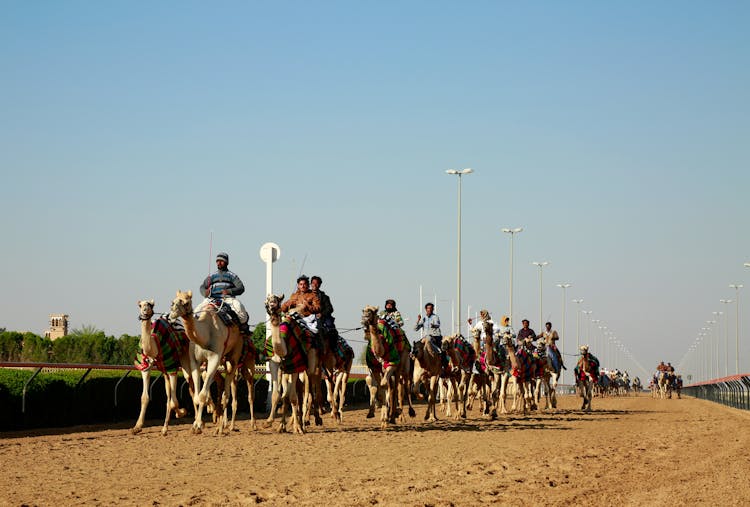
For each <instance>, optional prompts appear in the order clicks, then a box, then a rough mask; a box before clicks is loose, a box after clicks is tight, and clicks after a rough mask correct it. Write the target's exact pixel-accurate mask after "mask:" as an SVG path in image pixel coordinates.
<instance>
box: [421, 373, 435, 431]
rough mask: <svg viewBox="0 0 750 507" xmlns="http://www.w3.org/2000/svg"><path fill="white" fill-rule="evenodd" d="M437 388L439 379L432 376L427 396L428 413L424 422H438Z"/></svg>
mask: <svg viewBox="0 0 750 507" xmlns="http://www.w3.org/2000/svg"><path fill="white" fill-rule="evenodd" d="M437 388H438V377H437V376H435V375H432V376H431V377H430V389H429V392H428V394H427V411H426V412H425V414H424V420H425V421H429V422H433V421H437V414H436V413H435V406H436V403H437Z"/></svg>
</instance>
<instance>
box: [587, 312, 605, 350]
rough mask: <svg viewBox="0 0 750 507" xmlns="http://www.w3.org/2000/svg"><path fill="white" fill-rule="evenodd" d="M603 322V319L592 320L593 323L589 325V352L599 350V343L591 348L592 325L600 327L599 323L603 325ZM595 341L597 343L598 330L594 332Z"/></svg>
mask: <svg viewBox="0 0 750 507" xmlns="http://www.w3.org/2000/svg"><path fill="white" fill-rule="evenodd" d="M601 321H602V319H591V322H590V323H589V340H588V341H589V343H588V345H589V350H591V349H593V350H598V348H597V345H598V343H594V344H593V345H594V346H593V347H592V346H591V345H592V343H591V324H594V325H595V326H597V327H598V326H599V323H601ZM594 341H595V342H596V341H597V340H596V329H595V330H594Z"/></svg>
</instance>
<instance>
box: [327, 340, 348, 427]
mask: <svg viewBox="0 0 750 507" xmlns="http://www.w3.org/2000/svg"><path fill="white" fill-rule="evenodd" d="M326 341H327V340H324V342H326ZM323 348H324V349H325V351H324V353H323V355H322V357H321V363H322V366H323V369H324V370H325V372H326V375H325V382H326V390H327V394H328V403H330V404H331V416H332V417H333V420H334V421H335V422H336V423H340V422H341V418H342V414H343V410H344V402H345V400H346V384H347V382H348V381H349V372H350V371H351V369H352V363H353V362H354V350H353V349H352V348H351V346H350V345H349V344H348V343H347V342H346V340H344V339H343V338H342V337H341V336H339V337H338V340H337V341H336V348H335V349H334V350H330V348H329V347H328V345H327V343H325V344H324V347H323Z"/></svg>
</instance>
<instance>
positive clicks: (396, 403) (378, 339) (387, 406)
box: [362, 305, 416, 428]
mask: <svg viewBox="0 0 750 507" xmlns="http://www.w3.org/2000/svg"><path fill="white" fill-rule="evenodd" d="M362 327H363V328H364V332H365V341H366V342H367V343H368V344H369V345H368V346H369V348H370V350H371V351H372V353H373V355H374V356H375V358H376V359H378V360H379V361H381V362H382V364H383V368H384V371H383V376H382V379H381V380H380V386H381V387H385V388H386V396H385V403H384V404H383V406H382V408H381V411H380V426H381V428H387V427H388V425H390V424H395V423H396V418H397V417H399V418H401V419H403V417H404V415H403V402H404V396H406V398H407V400H408V403H409V415H410V416H412V417H414V409H413V407H412V406H411V396H410V394H411V393H410V392H409V391H410V390H409V389H408V379H405V378H404V377H406V376H408V375H409V373H410V368H411V360H410V358H409V352H410V351H411V346H410V344H409V340H407V339H406V335H405V334H404V332H403V330H402V329H401V328H400V327H398V326H397V325H393V326H391V325H390V324H389V323H388V322H387V321H386V320H385V319H383V318H380V317H378V307H377V306H369V305H368V306H365V307H364V308H363V309H362ZM415 370H416V367H415ZM371 393H372V392H371Z"/></svg>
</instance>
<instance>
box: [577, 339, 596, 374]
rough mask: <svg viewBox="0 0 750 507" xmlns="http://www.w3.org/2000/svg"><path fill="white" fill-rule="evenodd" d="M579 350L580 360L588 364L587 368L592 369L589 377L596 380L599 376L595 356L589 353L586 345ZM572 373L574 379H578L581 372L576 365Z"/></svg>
mask: <svg viewBox="0 0 750 507" xmlns="http://www.w3.org/2000/svg"><path fill="white" fill-rule="evenodd" d="M580 350H581V359H583V360H584V361H588V362H589V367H590V368H591V369H592V370H591V372H590V373H591V375H592V376H593V378H595V379H598V378H599V375H600V373H599V359H597V358H596V356H594V354H592V353H590V352H589V347H588V345H581V349H580ZM574 371H575V378H576V379H580V376H581V373H582V372H581V371H580V370H579V369H578V365H576V367H575V368H574Z"/></svg>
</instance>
